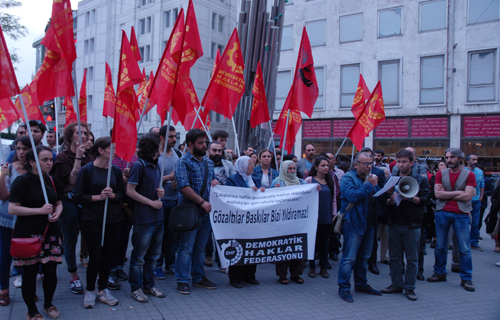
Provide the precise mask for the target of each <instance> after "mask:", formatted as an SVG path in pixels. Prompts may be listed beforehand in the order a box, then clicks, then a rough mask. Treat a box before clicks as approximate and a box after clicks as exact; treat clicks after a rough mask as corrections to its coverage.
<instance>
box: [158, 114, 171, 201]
mask: <svg viewBox="0 0 500 320" xmlns="http://www.w3.org/2000/svg"><path fill="white" fill-rule="evenodd" d="M167 117H168V120H167V133H166V134H165V139H163V158H162V160H161V174H160V185H159V188H163V173H164V172H165V158H166V155H167V144H168V143H167V142H168V133H169V132H170V121H171V120H172V106H170V111H169V112H168V114H167ZM160 200H161V199H160Z"/></svg>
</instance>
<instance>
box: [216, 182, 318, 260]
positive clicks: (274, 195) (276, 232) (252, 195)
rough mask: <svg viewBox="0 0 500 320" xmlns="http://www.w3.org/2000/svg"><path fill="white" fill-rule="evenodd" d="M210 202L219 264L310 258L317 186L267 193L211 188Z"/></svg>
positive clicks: (227, 187) (314, 230)
mask: <svg viewBox="0 0 500 320" xmlns="http://www.w3.org/2000/svg"><path fill="white" fill-rule="evenodd" d="M210 204H211V205H212V212H210V222H211V224H212V229H213V232H214V236H215V239H216V244H217V247H218V251H219V257H220V261H221V266H222V267H223V268H226V267H228V266H238V265H248V264H259V263H268V262H280V261H287V260H298V259H303V260H312V259H313V258H314V245H315V241H316V228H317V224H318V191H317V185H316V184H306V185H300V186H292V187H282V188H272V189H266V191H265V192H261V191H260V190H258V191H254V190H252V189H250V188H238V187H229V186H215V187H212V188H211V192H210Z"/></svg>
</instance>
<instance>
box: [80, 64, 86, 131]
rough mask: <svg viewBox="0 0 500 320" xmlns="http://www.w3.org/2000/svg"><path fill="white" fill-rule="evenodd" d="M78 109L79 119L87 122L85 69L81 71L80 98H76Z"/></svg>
mask: <svg viewBox="0 0 500 320" xmlns="http://www.w3.org/2000/svg"><path fill="white" fill-rule="evenodd" d="M78 110H79V111H80V121H81V122H87V69H85V71H84V72H83V79H82V85H81V87H80V98H79V99H78Z"/></svg>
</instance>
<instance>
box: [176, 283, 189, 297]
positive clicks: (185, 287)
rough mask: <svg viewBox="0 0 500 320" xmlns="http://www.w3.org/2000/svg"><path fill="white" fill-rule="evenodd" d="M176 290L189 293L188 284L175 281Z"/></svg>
mask: <svg viewBox="0 0 500 320" xmlns="http://www.w3.org/2000/svg"><path fill="white" fill-rule="evenodd" d="M177 292H179V293H181V294H190V293H191V290H190V289H189V284H187V283H185V282H177Z"/></svg>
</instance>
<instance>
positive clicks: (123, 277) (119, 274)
mask: <svg viewBox="0 0 500 320" xmlns="http://www.w3.org/2000/svg"><path fill="white" fill-rule="evenodd" d="M116 279H117V280H119V281H127V280H128V276H127V274H126V273H125V271H123V270H116Z"/></svg>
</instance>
